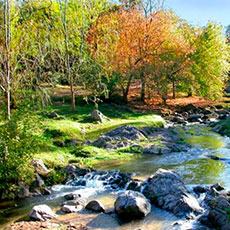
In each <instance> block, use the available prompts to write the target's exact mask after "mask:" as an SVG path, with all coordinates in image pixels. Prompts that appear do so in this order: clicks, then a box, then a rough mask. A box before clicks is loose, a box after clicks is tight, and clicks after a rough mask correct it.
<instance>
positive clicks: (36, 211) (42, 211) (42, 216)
mask: <svg viewBox="0 0 230 230" xmlns="http://www.w3.org/2000/svg"><path fill="white" fill-rule="evenodd" d="M55 217H56V215H55V214H54V213H53V211H52V210H51V208H50V207H49V206H47V205H46V204H42V205H36V206H34V207H33V208H32V210H31V212H30V218H31V219H32V220H38V221H45V220H48V219H53V218H55Z"/></svg>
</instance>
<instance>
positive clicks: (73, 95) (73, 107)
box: [70, 83, 76, 111]
mask: <svg viewBox="0 0 230 230" xmlns="http://www.w3.org/2000/svg"><path fill="white" fill-rule="evenodd" d="M70 88H71V109H72V111H75V110H76V103H75V90H74V86H73V83H71V85H70Z"/></svg>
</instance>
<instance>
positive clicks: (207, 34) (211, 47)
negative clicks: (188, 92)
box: [191, 23, 229, 100]
mask: <svg viewBox="0 0 230 230" xmlns="http://www.w3.org/2000/svg"><path fill="white" fill-rule="evenodd" d="M195 50H196V51H195V52H194V54H193V55H192V57H191V60H192V61H193V64H192V74H193V76H194V81H193V88H194V90H195V92H196V93H198V94H199V95H202V96H204V97H206V98H210V99H214V100H215V99H219V98H220V97H221V96H222V95H223V88H224V82H225V80H226V77H227V73H228V71H229V63H228V60H229V46H228V45H227V44H226V38H225V36H224V34H223V32H222V27H221V26H219V25H217V24H214V23H209V24H208V25H207V26H206V27H205V28H204V29H202V30H201V31H200V33H199V34H198V35H197V38H196V41H195Z"/></svg>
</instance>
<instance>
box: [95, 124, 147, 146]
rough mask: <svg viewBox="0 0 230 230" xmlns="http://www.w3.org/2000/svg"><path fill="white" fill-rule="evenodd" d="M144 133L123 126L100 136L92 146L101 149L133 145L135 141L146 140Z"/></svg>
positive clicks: (131, 127)
mask: <svg viewBox="0 0 230 230" xmlns="http://www.w3.org/2000/svg"><path fill="white" fill-rule="evenodd" d="M145 138H146V137H145V134H144V131H142V130H141V129H138V128H136V127H134V126H131V125H123V126H120V127H118V128H116V129H113V130H111V131H109V132H107V133H106V134H105V135H103V136H100V137H99V138H98V139H97V140H96V141H94V142H93V143H92V145H94V146H97V147H99V148H115V149H116V148H121V147H126V146H128V145H132V142H133V141H139V140H143V139H145Z"/></svg>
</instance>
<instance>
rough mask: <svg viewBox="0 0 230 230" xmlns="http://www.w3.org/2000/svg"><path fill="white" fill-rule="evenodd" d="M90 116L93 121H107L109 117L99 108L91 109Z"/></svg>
mask: <svg viewBox="0 0 230 230" xmlns="http://www.w3.org/2000/svg"><path fill="white" fill-rule="evenodd" d="M90 118H91V119H92V120H94V121H98V122H104V121H106V120H107V121H109V120H110V119H109V118H108V117H106V116H105V115H104V114H103V113H102V112H100V111H99V110H93V112H92V113H91V114H90Z"/></svg>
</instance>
